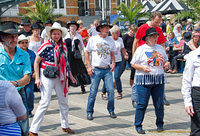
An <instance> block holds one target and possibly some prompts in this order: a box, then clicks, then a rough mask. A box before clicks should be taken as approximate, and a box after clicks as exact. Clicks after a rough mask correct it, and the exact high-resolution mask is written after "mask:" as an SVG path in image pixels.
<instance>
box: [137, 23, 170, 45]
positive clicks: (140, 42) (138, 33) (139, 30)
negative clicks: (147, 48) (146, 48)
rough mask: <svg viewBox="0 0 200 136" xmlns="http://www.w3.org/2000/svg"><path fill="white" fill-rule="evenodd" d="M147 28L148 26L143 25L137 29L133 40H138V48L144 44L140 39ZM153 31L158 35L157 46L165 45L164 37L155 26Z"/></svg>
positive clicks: (160, 30)
mask: <svg viewBox="0 0 200 136" xmlns="http://www.w3.org/2000/svg"><path fill="white" fill-rule="evenodd" d="M148 28H150V26H149V25H148V24H143V25H141V26H140V27H139V29H138V31H137V33H136V35H135V38H137V39H139V42H138V46H141V45H143V44H145V43H146V42H145V41H143V40H142V37H143V36H145V32H146V30H147V29H148ZM155 29H156V31H157V32H158V33H159V37H158V41H157V44H163V43H165V42H166V41H167V40H166V38H165V36H164V35H163V32H162V29H161V28H160V27H158V26H156V27H155Z"/></svg>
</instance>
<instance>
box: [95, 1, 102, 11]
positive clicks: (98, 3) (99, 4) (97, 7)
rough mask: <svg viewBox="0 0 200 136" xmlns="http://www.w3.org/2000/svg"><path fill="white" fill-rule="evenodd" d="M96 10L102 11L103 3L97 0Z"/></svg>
mask: <svg viewBox="0 0 200 136" xmlns="http://www.w3.org/2000/svg"><path fill="white" fill-rule="evenodd" d="M95 9H96V10H101V1H99V0H95Z"/></svg>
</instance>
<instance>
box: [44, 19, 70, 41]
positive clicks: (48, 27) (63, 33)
mask: <svg viewBox="0 0 200 136" xmlns="http://www.w3.org/2000/svg"><path fill="white" fill-rule="evenodd" d="M45 29H46V32H47V35H48V36H49V37H50V31H51V30H54V29H56V30H60V31H61V32H62V37H63V38H64V37H65V36H66V34H67V33H68V32H67V29H66V28H65V27H61V25H60V24H59V23H58V22H54V23H53V25H52V26H51V27H50V26H46V28H45Z"/></svg>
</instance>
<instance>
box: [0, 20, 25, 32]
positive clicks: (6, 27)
mask: <svg viewBox="0 0 200 136" xmlns="http://www.w3.org/2000/svg"><path fill="white" fill-rule="evenodd" d="M5 34H21V32H18V27H17V26H16V25H15V22H9V23H4V24H1V29H0V35H5Z"/></svg>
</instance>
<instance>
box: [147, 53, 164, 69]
mask: <svg viewBox="0 0 200 136" xmlns="http://www.w3.org/2000/svg"><path fill="white" fill-rule="evenodd" d="M145 54H146V56H147V64H148V65H149V66H163V56H162V55H161V54H160V53H158V52H157V51H155V50H154V51H153V52H145Z"/></svg>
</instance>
